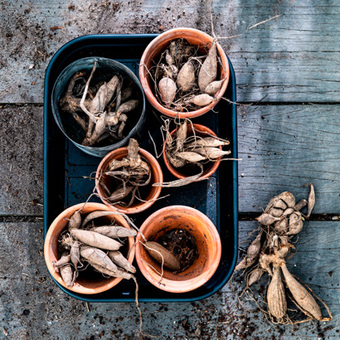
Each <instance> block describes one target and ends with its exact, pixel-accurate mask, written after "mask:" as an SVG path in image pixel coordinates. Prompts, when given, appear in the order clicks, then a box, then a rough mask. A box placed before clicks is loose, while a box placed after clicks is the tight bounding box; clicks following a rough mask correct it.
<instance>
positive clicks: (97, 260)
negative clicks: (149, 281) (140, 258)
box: [53, 211, 136, 287]
mask: <svg viewBox="0 0 340 340" xmlns="http://www.w3.org/2000/svg"><path fill="white" fill-rule="evenodd" d="M115 214H116V212H114V211H112V212H108V211H93V212H91V213H89V214H87V215H86V216H84V215H82V213H81V211H76V212H75V213H74V214H73V215H72V216H71V218H70V220H69V223H68V230H66V231H65V232H64V233H62V235H61V236H60V238H59V254H61V256H60V258H59V260H58V261H57V262H55V263H53V266H54V268H55V270H56V271H59V273H60V275H61V277H62V279H63V281H64V282H65V285H66V286H67V287H72V286H73V284H74V282H75V280H76V278H77V276H78V271H79V269H80V268H83V267H84V265H83V263H84V262H85V263H87V264H88V265H90V267H92V269H93V270H95V271H97V272H100V273H102V274H104V275H107V276H109V277H119V278H124V279H131V278H133V275H132V274H131V273H135V272H136V268H135V267H134V266H133V265H132V264H131V263H130V262H129V261H128V260H127V259H126V258H125V256H124V255H123V254H122V253H121V252H119V251H118V249H119V248H120V247H122V246H123V244H124V242H125V239H126V237H130V236H132V237H133V236H135V235H136V231H135V230H132V229H131V230H130V229H127V228H124V227H121V226H116V225H109V226H107V225H103V223H105V222H106V224H107V221H108V219H109V220H112V218H110V217H109V216H110V215H111V216H113V222H114V215H115ZM104 219H105V222H104ZM75 221H76V222H77V223H75ZM123 229H124V230H123ZM87 267H88V266H86V267H85V268H87Z"/></svg>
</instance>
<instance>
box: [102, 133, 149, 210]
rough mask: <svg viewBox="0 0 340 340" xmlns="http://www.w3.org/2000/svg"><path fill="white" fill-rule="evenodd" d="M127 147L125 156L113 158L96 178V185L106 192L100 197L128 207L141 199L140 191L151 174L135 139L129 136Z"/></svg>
mask: <svg viewBox="0 0 340 340" xmlns="http://www.w3.org/2000/svg"><path fill="white" fill-rule="evenodd" d="M127 149H128V154H127V156H126V157H124V158H122V159H119V160H118V159H113V160H112V161H111V163H110V164H109V166H108V168H107V169H105V170H104V172H103V173H102V174H101V176H100V178H98V183H99V184H98V185H99V186H101V188H102V189H103V190H104V191H105V193H106V195H105V196H101V198H102V199H104V200H106V201H107V202H109V203H110V204H112V205H115V204H119V205H121V206H124V207H130V206H131V205H132V204H134V202H135V200H136V199H137V200H143V198H142V197H141V192H140V191H141V190H142V188H144V187H146V186H148V185H149V184H150V181H151V175H152V173H151V168H150V165H149V163H147V162H146V161H145V160H143V158H142V157H141V155H140V154H139V146H138V142H137V141H136V140H135V139H133V138H130V140H129V145H128V147H127ZM97 191H98V188H97Z"/></svg>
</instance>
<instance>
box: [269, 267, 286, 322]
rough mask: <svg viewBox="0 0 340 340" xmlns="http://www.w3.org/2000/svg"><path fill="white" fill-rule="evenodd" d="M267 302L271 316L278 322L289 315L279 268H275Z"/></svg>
mask: <svg viewBox="0 0 340 340" xmlns="http://www.w3.org/2000/svg"><path fill="white" fill-rule="evenodd" d="M267 302H268V311H269V314H270V315H271V316H274V317H275V318H276V319H277V320H282V318H283V317H284V316H285V315H286V313H287V300H286V294H285V288H284V285H283V283H282V278H281V270H280V267H278V266H276V267H274V268H273V276H272V278H271V281H270V284H269V286H268V289H267Z"/></svg>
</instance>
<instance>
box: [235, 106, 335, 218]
mask: <svg viewBox="0 0 340 340" xmlns="http://www.w3.org/2000/svg"><path fill="white" fill-rule="evenodd" d="M339 115H340V107H339V105H277V106H271V105H269V106H267V105H265V106H256V105H254V106H248V107H242V106H240V107H239V108H238V117H239V119H238V143H239V157H240V158H241V159H242V160H241V161H240V162H239V186H240V196H239V204H240V211H241V212H252V211H261V209H263V208H264V207H265V205H266V203H267V202H268V201H269V199H270V198H271V197H273V196H274V195H276V194H278V193H280V192H281V191H284V190H288V191H291V192H292V193H294V195H296V197H297V199H301V198H306V197H307V195H308V188H304V187H303V186H304V185H306V184H307V183H309V182H312V183H313V184H314V185H315V188H316V206H315V210H314V213H318V214H322V213H325V214H327V213H329V214H337V213H339V194H340V158H339V148H340V129H339Z"/></svg>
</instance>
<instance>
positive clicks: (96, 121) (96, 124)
mask: <svg viewBox="0 0 340 340" xmlns="http://www.w3.org/2000/svg"><path fill="white" fill-rule="evenodd" d="M96 68H97V62H95V63H94V66H93V69H92V72H91V74H90V75H89V74H88V73H87V72H86V71H81V72H77V73H75V74H74V75H73V76H72V78H71V80H70V82H69V84H68V87H67V89H66V91H65V93H64V94H63V95H62V97H61V99H60V101H59V106H60V109H61V111H62V113H63V114H64V115H63V116H62V118H63V120H64V122H65V124H64V126H65V128H66V129H67V130H68V134H69V135H70V137H71V138H72V139H74V140H75V141H76V142H77V143H79V144H82V145H84V146H104V145H109V144H113V143H117V142H118V141H120V140H122V139H123V138H124V137H125V135H126V134H127V128H132V127H133V126H134V125H135V123H136V122H137V119H138V115H136V114H134V112H135V111H136V110H137V109H138V107H139V105H140V103H141V100H140V98H138V97H139V94H138V91H136V86H135V85H134V84H133V83H132V81H131V80H130V79H129V78H128V76H126V75H120V74H114V73H115V72H114V71H111V72H107V73H104V71H103V70H98V71H96ZM71 116H72V118H70V117H71ZM75 122H76V123H77V124H78V125H79V127H80V129H79V130H77V129H76V126H77V125H75V124H74V123H75Z"/></svg>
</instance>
